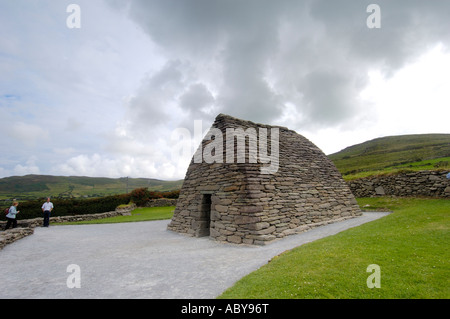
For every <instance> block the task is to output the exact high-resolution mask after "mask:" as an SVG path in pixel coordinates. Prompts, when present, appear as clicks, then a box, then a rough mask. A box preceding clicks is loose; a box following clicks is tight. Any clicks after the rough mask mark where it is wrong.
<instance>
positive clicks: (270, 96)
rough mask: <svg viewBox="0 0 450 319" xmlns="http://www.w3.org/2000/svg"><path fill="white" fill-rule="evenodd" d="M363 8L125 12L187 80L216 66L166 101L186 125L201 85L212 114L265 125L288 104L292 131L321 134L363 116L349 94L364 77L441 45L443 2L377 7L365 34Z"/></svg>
mask: <svg viewBox="0 0 450 319" xmlns="http://www.w3.org/2000/svg"><path fill="white" fill-rule="evenodd" d="M370 3H373V1H368V0H366V1H351V0H340V1H325V0H316V1H309V0H304V1H301V0H296V1H294V0H280V1H271V0H270V1H269V0H267V1H261V0H258V1H256V0H246V1H241V0H239V1H238V0H230V1H223V0H189V1H185V0H180V1H147V0H145V1H144V0H141V1H133V2H132V4H131V6H130V11H129V12H130V17H131V18H132V19H134V21H136V23H138V24H139V25H140V26H141V27H142V28H143V30H145V31H146V32H147V34H148V35H149V36H150V37H151V38H152V39H153V40H154V41H155V42H156V43H158V44H159V45H160V46H161V47H162V48H163V50H165V52H166V54H167V57H168V58H169V59H182V60H186V61H188V62H189V64H190V65H191V66H192V68H193V69H196V70H197V71H198V70H200V69H202V67H203V66H204V65H205V64H208V63H210V62H211V61H215V63H217V64H219V65H220V67H219V68H218V69H220V72H217V73H215V74H214V75H211V74H208V76H207V77H206V76H205V74H202V72H200V71H199V72H197V73H195V72H194V73H195V74H196V77H192V78H190V75H188V74H187V73H184V75H185V76H187V77H186V78H185V79H184V83H183V84H182V85H180V86H179V87H178V89H177V90H176V92H175V91H174V92H172V94H174V95H177V96H182V97H183V98H181V99H180V100H179V101H178V102H179V106H180V107H181V108H182V109H183V110H185V113H186V114H187V115H186V116H187V117H189V118H192V117H196V116H197V117H201V116H206V117H208V116H210V115H209V114H203V113H202V112H201V111H199V110H202V108H203V104H204V103H205V102H204V100H202V98H206V96H207V95H208V93H207V92H206V91H204V90H203V89H200V87H193V86H192V85H195V84H193V83H203V84H205V87H206V86H208V87H209V86H211V87H214V90H215V94H214V100H213V99H210V100H208V103H210V104H211V105H212V106H211V108H212V109H214V110H217V111H220V112H223V113H228V114H231V115H234V116H239V117H243V118H247V119H251V120H255V121H260V122H275V121H276V120H277V118H280V117H281V114H282V113H283V110H284V109H285V105H286V104H287V103H289V104H291V105H294V106H295V108H296V110H297V112H298V113H299V114H301V115H302V116H301V119H298V121H297V125H298V126H303V127H308V126H310V127H313V126H314V127H317V126H327V127H330V126H338V125H341V124H343V123H345V122H346V121H351V120H352V119H353V118H354V117H355V116H357V115H358V113H361V112H363V111H365V108H364V105H359V104H358V103H360V101H358V94H359V92H360V90H361V89H362V88H363V87H364V85H365V84H366V83H367V81H368V77H367V73H368V71H369V70H370V69H374V68H382V70H383V71H384V72H385V74H386V75H388V76H389V75H391V74H393V73H394V72H395V71H396V70H398V69H399V68H401V67H402V66H404V65H405V63H407V62H409V61H411V60H412V59H414V58H415V57H417V56H418V55H420V54H422V53H424V52H425V50H426V49H427V48H430V47H432V46H433V45H435V44H437V43H438V42H442V43H444V44H445V45H447V46H448V44H449V43H450V41H449V40H450V35H449V34H450V33H449V32H448V30H449V29H448V26H449V23H448V22H447V21H448V20H447V19H448V18H447V16H446V15H445V12H449V10H448V9H450V2H448V1H441V0H437V1H433V2H431V1H387V0H380V1H377V2H376V3H377V4H379V5H380V7H381V13H382V28H381V29H377V30H374V29H369V28H367V25H366V19H367V17H368V15H369V13H367V12H366V8H367V6H368V5H369V4H370ZM211 79H212V80H211ZM183 94H184V95H183ZM202 94H205V95H203V96H202ZM196 103H197V104H198V106H195V105H194V104H196ZM294 122H295V120H294Z"/></svg>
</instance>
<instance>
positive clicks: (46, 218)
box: [42, 197, 53, 227]
mask: <svg viewBox="0 0 450 319" xmlns="http://www.w3.org/2000/svg"><path fill="white" fill-rule="evenodd" d="M52 210H53V203H52V202H51V201H50V197H47V201H46V202H45V203H44V204H43V205H42V212H43V213H44V227H48V226H49V225H50V213H51V212H52Z"/></svg>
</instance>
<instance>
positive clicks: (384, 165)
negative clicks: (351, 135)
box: [328, 134, 450, 180]
mask: <svg viewBox="0 0 450 319" xmlns="http://www.w3.org/2000/svg"><path fill="white" fill-rule="evenodd" d="M328 157H329V158H330V159H331V160H332V161H333V162H334V164H335V165H336V167H337V168H338V170H339V171H340V172H341V174H342V175H343V176H344V178H345V179H347V180H348V179H353V178H358V177H364V176H370V175H375V174H386V173H395V172H398V171H404V170H435V169H449V168H450V134H417V135H401V136H389V137H382V138H377V139H374V140H371V141H367V142H364V143H361V144H357V145H354V146H350V147H347V148H346V149H344V150H342V151H340V152H337V153H334V154H331V155H328Z"/></svg>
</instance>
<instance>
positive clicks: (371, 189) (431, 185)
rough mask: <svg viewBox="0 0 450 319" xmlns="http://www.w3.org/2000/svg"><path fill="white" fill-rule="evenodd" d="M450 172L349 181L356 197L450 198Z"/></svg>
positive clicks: (405, 174) (422, 172)
mask: <svg viewBox="0 0 450 319" xmlns="http://www.w3.org/2000/svg"><path fill="white" fill-rule="evenodd" d="M448 172H449V171H418V172H411V173H400V174H396V175H384V176H383V175H381V176H371V177H367V178H361V179H356V180H351V181H348V182H347V183H348V185H349V186H350V189H351V191H352V192H353V195H355V197H374V196H385V195H387V196H400V197H408V196H424V197H437V198H450V180H449V179H447V177H446V175H447V174H448Z"/></svg>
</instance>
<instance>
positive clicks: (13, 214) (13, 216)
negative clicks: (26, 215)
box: [5, 201, 19, 230]
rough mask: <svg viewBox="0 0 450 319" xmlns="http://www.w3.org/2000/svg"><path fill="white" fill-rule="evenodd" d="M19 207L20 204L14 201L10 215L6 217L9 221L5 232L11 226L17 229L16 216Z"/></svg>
mask: <svg viewBox="0 0 450 319" xmlns="http://www.w3.org/2000/svg"><path fill="white" fill-rule="evenodd" d="M17 206H19V202H16V201H14V202H13V204H12V206H11V207H10V208H9V211H8V214H7V215H6V219H7V220H8V221H7V222H6V226H5V230H7V229H8V228H9V226H11V224H12V228H16V227H17V220H16V215H17V214H18V213H19V211H18V210H17Z"/></svg>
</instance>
